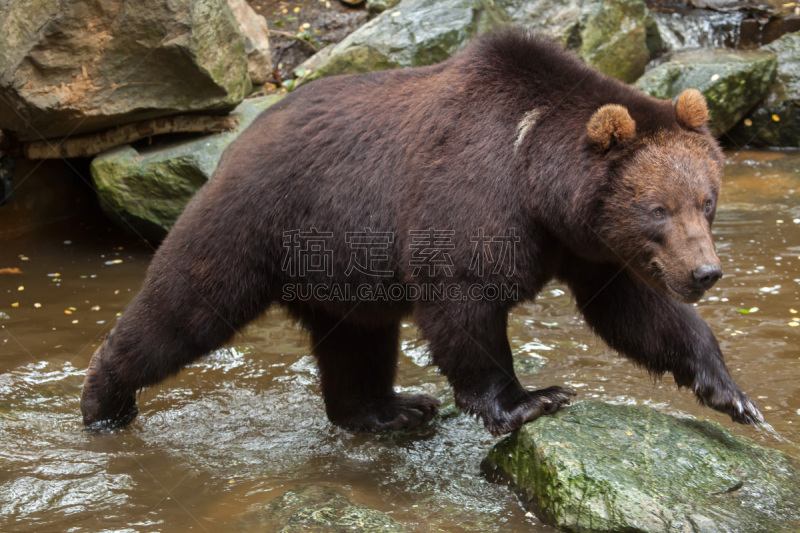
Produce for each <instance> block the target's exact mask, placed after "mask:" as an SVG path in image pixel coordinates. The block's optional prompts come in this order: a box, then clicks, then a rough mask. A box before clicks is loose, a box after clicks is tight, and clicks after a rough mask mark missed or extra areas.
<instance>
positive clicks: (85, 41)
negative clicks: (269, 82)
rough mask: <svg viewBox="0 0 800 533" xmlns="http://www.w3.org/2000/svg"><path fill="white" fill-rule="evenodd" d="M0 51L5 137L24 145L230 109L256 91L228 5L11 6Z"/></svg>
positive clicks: (127, 1)
mask: <svg viewBox="0 0 800 533" xmlns="http://www.w3.org/2000/svg"><path fill="white" fill-rule="evenodd" d="M0 50H2V51H3V53H2V54H0V96H2V97H0V129H4V130H10V131H13V132H16V134H17V136H18V138H19V139H21V140H38V139H40V138H57V137H64V136H67V135H77V134H81V133H86V132H90V131H97V130H102V129H106V128H109V127H111V126H115V125H118V124H121V123H126V122H134V121H137V120H142V119H147V118H152V117H157V116H162V115H170V114H175V113H185V112H190V111H199V110H205V111H219V112H224V111H229V110H230V109H233V108H234V107H235V106H236V105H237V104H238V103H239V102H241V101H242V99H243V98H244V97H245V96H246V95H247V93H248V92H249V90H250V88H251V85H250V80H249V78H248V76H247V55H246V53H245V43H244V39H243V37H242V35H241V33H240V32H239V29H238V26H237V23H236V20H235V19H234V17H233V14H232V13H231V10H230V8H229V7H228V5H227V3H226V1H225V0H172V1H170V2H165V1H164V0H97V1H94V2H70V1H61V0H40V1H37V2H31V1H29V0H7V1H4V2H3V8H2V9H0Z"/></svg>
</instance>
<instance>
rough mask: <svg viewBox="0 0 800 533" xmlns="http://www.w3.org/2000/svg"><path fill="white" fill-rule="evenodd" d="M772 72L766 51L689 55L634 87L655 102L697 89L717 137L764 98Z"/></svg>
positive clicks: (772, 58) (771, 57)
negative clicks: (705, 100) (654, 98)
mask: <svg viewBox="0 0 800 533" xmlns="http://www.w3.org/2000/svg"><path fill="white" fill-rule="evenodd" d="M775 69H776V61H775V54H773V53H772V52H767V51H757V50H756V51H732V50H727V51H723V50H709V51H701V52H689V53H686V54H680V55H678V56H676V57H675V58H674V59H673V60H672V61H669V62H668V63H664V64H662V65H659V66H658V67H656V68H654V69H652V70H650V71H648V72H646V73H645V74H644V76H642V77H641V78H639V79H638V80H637V81H636V84H635V86H636V87H637V88H639V89H641V90H643V91H644V92H646V93H648V94H650V95H652V96H655V97H656V98H675V97H677V96H678V95H679V94H680V93H681V92H683V91H684V89H688V88H690V87H694V88H697V89H700V91H701V92H702V93H703V94H704V95H705V97H706V99H707V100H708V109H709V112H710V114H711V120H710V127H711V131H712V133H714V134H715V135H721V134H723V133H725V132H727V131H728V130H730V129H731V128H732V127H733V126H734V125H735V124H736V123H737V122H739V121H740V120H741V119H742V117H744V115H745V114H746V113H747V112H748V111H750V109H752V108H753V106H755V105H756V103H758V101H759V100H761V99H762V98H763V97H764V94H765V93H766V91H767V89H768V88H769V86H770V84H771V83H772V80H773V79H774V77H775Z"/></svg>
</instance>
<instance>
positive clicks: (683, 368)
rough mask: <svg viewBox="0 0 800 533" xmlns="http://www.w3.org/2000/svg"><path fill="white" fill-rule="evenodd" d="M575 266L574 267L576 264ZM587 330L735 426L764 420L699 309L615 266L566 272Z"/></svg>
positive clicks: (564, 274) (599, 266)
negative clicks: (672, 380)
mask: <svg viewBox="0 0 800 533" xmlns="http://www.w3.org/2000/svg"><path fill="white" fill-rule="evenodd" d="M573 266H574V265H573ZM561 277H563V278H564V279H565V280H566V281H567V283H568V284H569V286H570V288H571V289H572V291H573V293H574V294H575V300H576V302H577V305H578V308H579V309H580V310H581V312H582V313H583V315H584V317H585V318H586V321H587V322H588V324H589V326H591V328H592V329H593V330H594V331H595V332H596V333H597V334H598V335H600V336H601V337H602V338H603V340H605V341H606V342H607V343H608V344H609V346H611V347H612V348H614V349H615V350H617V351H619V352H620V353H621V354H623V355H625V356H627V357H628V358H630V359H632V360H633V361H634V362H636V363H638V364H640V365H641V366H643V367H645V368H646V369H648V370H649V371H650V372H652V373H654V374H656V375H661V374H663V373H664V372H671V373H672V375H673V376H675V381H676V382H677V384H678V386H680V387H688V388H690V389H692V390H693V391H694V393H695V395H696V396H697V398H698V399H699V400H700V401H702V402H703V403H705V404H706V405H707V406H709V407H711V408H712V409H715V410H717V411H721V412H723V413H726V414H729V415H730V416H731V418H732V419H733V420H734V421H735V422H739V423H741V424H756V423H759V422H763V421H764V417H763V416H762V415H761V412H760V411H759V410H758V407H757V406H756V404H755V403H754V402H753V401H752V400H751V399H750V398H748V397H747V395H746V394H745V393H744V392H742V390H741V389H740V388H739V386H738V385H737V384H736V382H735V381H734V380H733V378H732V377H731V375H730V373H729V372H728V368H727V367H726V366H725V361H724V360H723V358H722V352H721V350H720V347H719V343H718V342H717V339H716V338H715V337H714V334H713V333H712V332H711V328H709V327H708V324H706V323H705V322H704V321H703V319H702V318H700V317H699V316H698V314H697V312H696V311H695V309H694V308H693V307H692V306H691V305H689V304H684V303H681V302H678V301H677V300H675V299H674V298H673V297H672V296H669V295H667V294H665V293H661V292H658V291H656V290H654V289H652V288H650V287H649V286H647V285H645V284H644V282H637V281H635V280H634V279H632V278H631V275H630V274H628V272H627V271H626V270H624V269H623V268H622V267H618V266H616V265H592V266H585V267H583V268H572V269H571V270H570V271H569V272H566V273H562V274H561Z"/></svg>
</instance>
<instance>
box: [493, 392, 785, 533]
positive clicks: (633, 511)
mask: <svg viewBox="0 0 800 533" xmlns="http://www.w3.org/2000/svg"><path fill="white" fill-rule="evenodd" d="M484 468H485V470H486V471H487V472H488V473H489V474H490V475H499V476H500V477H502V478H507V479H510V480H511V481H513V483H514V484H515V485H516V486H517V488H518V489H519V490H520V492H521V493H522V494H523V498H524V500H525V503H526V505H527V506H528V507H530V508H531V509H533V510H535V511H536V512H537V514H538V515H539V516H540V517H541V518H542V519H543V520H545V521H546V522H547V523H550V524H553V525H555V526H557V527H558V528H559V529H562V530H565V531H638V532H689V531H703V532H723V531H724V532H741V533H746V532H748V533H749V532H753V531H765V532H766V531H770V532H782V531H786V532H789V531H798V530H800V508H798V506H797V502H798V501H800V472H798V470H797V469H796V467H795V466H794V465H793V463H792V461H791V460H790V459H789V457H788V456H786V455H784V454H782V453H781V452H778V451H776V450H771V449H768V448H763V447H761V446H759V445H757V444H755V443H754V442H752V441H750V440H748V439H744V438H741V437H737V436H734V435H733V434H731V433H730V432H728V431H727V430H725V429H724V428H723V427H722V426H720V425H718V424H716V423H712V422H699V421H696V420H688V419H679V418H675V417H672V416H669V415H665V414H661V413H659V412H658V411H655V410H653V409H650V408H647V407H629V406H613V405H608V404H603V403H599V402H582V403H579V404H577V405H574V406H572V407H569V408H566V409H562V410H561V411H560V412H559V413H558V414H556V415H555V416H545V417H542V418H539V419H538V420H536V421H535V422H533V423H531V424H527V425H525V426H523V428H522V429H521V430H519V431H518V432H516V433H514V434H512V435H511V436H510V437H508V438H507V439H505V440H503V441H501V442H500V443H499V444H497V445H496V446H495V447H494V448H493V449H492V451H491V452H490V453H489V455H488V457H487V458H486V460H485V462H484Z"/></svg>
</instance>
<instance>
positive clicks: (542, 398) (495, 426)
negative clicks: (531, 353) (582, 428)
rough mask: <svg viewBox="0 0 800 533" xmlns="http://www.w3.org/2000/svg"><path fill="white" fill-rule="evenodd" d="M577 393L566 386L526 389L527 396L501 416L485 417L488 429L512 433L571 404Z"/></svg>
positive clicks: (493, 433)
mask: <svg viewBox="0 0 800 533" xmlns="http://www.w3.org/2000/svg"><path fill="white" fill-rule="evenodd" d="M576 395H577V393H576V392H575V391H574V390H572V389H567V388H565V387H558V386H555V387H548V388H546V389H540V390H535V391H525V396H524V397H523V398H522V399H521V400H520V401H518V402H517V403H516V404H515V405H514V407H512V408H511V409H508V410H507V411H505V412H503V413H500V414H499V416H494V417H491V418H489V417H484V423H485V425H486V429H488V430H489V431H490V432H491V433H492V435H495V436H497V435H502V434H504V433H510V432H512V431H514V430H517V429H519V428H520V427H522V425H523V424H525V423H527V422H531V421H533V420H536V419H537V418H539V417H540V416H542V415H552V414H554V413H556V412H557V411H558V410H559V409H561V408H562V407H563V406H565V405H569V403H570V401H571V400H572V397H573V396H576Z"/></svg>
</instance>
